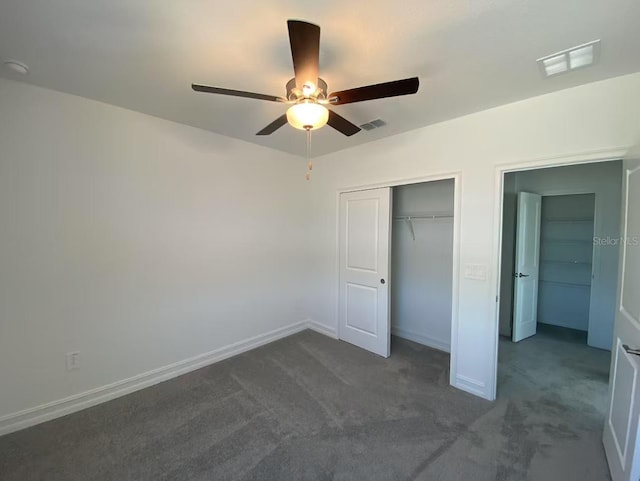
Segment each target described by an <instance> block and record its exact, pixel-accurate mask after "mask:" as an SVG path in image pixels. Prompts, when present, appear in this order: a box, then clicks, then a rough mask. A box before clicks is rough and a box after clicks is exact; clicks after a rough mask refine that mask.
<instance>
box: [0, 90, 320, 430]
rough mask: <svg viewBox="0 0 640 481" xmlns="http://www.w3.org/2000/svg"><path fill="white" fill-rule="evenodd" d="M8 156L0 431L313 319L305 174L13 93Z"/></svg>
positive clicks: (259, 155) (0, 109)
mask: <svg viewBox="0 0 640 481" xmlns="http://www.w3.org/2000/svg"><path fill="white" fill-rule="evenodd" d="M0 147H1V149H0V226H1V229H2V231H1V232H2V236H1V238H2V241H1V243H0V430H2V427H3V423H4V425H5V427H6V425H8V424H11V423H12V422H14V421H23V420H24V418H25V416H26V417H27V418H28V417H29V416H33V415H38V413H39V411H34V413H24V412H23V413H22V416H16V413H18V412H20V411H23V410H28V409H29V408H36V407H37V406H41V405H43V404H45V403H51V402H53V403H54V404H55V403H56V402H58V401H60V400H63V399H66V400H67V401H73V399H69V397H70V396H72V397H73V396H78V395H79V394H81V393H86V392H87V391H89V390H94V389H98V390H100V389H101V388H103V387H105V386H109V385H110V387H111V388H121V387H123V385H121V384H118V383H120V382H122V381H123V380H129V381H131V378H132V377H135V376H138V375H140V374H142V373H149V371H153V370H158V369H159V370H160V371H154V372H155V374H154V372H152V373H151V375H152V377H153V376H155V375H157V374H158V373H165V374H166V372H165V371H163V370H162V368H163V367H165V366H168V365H172V364H173V363H178V365H176V366H174V367H176V368H178V367H180V368H184V367H185V364H184V362H185V360H192V361H193V360H194V357H196V356H200V355H203V354H206V353H211V352H212V351H216V350H218V349H220V348H223V347H225V346H230V345H232V344H233V343H237V342H241V341H245V340H247V339H250V338H251V339H253V340H254V341H255V336H259V335H262V334H265V333H271V334H273V331H274V330H277V329H280V328H290V327H291V326H293V327H294V328H295V327H297V328H300V325H299V324H295V323H298V322H299V321H302V320H304V319H305V318H306V312H305V309H304V306H303V303H302V302H303V299H302V297H301V293H302V286H303V285H304V283H305V282H306V277H305V276H307V275H308V274H307V272H308V271H307V270H306V269H305V264H304V262H305V258H306V257H305V256H306V252H305V248H306V245H307V234H306V231H307V226H308V225H309V223H308V221H307V219H306V214H307V213H306V210H305V205H306V201H307V198H306V192H307V189H308V184H307V182H306V181H305V180H304V173H305V162H304V161H302V160H301V159H299V158H295V157H293V156H290V155H288V154H284V153H280V152H277V151H274V150H270V149H266V148H262V147H258V146H255V145H252V144H248V143H244V142H241V141H237V140H232V139H229V138H226V137H222V136H219V135H215V134H212V133H209V132H206V131H202V130H198V129H194V128H190V127H186V126H183V125H180V124H175V123H171V122H167V121H163V120H160V119H157V118H154V117H150V116H146V115H142V114H139V113H136V112H131V111H127V110H124V109H120V108H116V107H113V106H109V105H106V104H102V103H98V102H94V101H90V100H86V99H82V98H79V97H74V96H70V95H66V94H61V93H57V92H53V91H50V90H45V89H41V88H36V87H32V86H28V85H25V84H20V83H15V82H10V81H6V80H0ZM285 331H286V329H285V330H284V331H282V330H280V331H276V334H278V333H281V332H285ZM286 332H289V331H286ZM236 347H237V346H236ZM75 350H77V351H80V353H81V354H80V365H81V367H80V369H79V370H76V371H71V372H67V371H66V370H65V353H66V352H68V351H75ZM196 361H198V362H204V363H206V362H210V358H207V357H206V356H205V357H204V358H197V359H196ZM181 363H182V364H181ZM191 366H193V365H191ZM186 367H189V364H188V363H187V365H186ZM143 377H144V376H143ZM145 379H146V378H145ZM138 380H139V379H138ZM133 381H135V382H137V381H136V379H135V378H134V379H133ZM133 381H132V382H133ZM112 383H116V385H112ZM127 386H129V385H128V384H127V383H125V384H124V387H127ZM95 394H96V393H93V394H92V395H95ZM80 397H82V396H80ZM56 406H57V407H62V408H64V407H65V406H66V405H65V404H64V403H62V404H55V405H51V406H47V407H48V408H51V409H56Z"/></svg>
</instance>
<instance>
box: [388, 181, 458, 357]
mask: <svg viewBox="0 0 640 481" xmlns="http://www.w3.org/2000/svg"><path fill="white" fill-rule="evenodd" d="M453 204H454V181H453V179H450V180H442V181H436V182H427V183H422V184H411V185H403V186H399V187H395V188H394V189H393V218H394V221H393V224H392V249H391V251H392V255H391V276H392V277H391V331H392V333H393V334H395V335H396V336H398V337H403V338H405V339H410V340H412V341H415V342H419V343H421V344H424V345H427V346H430V347H433V348H436V349H441V350H444V351H447V352H449V350H450V347H451V296H452V286H451V284H452V275H453V272H452V266H453ZM414 216H415V217H416V218H413V219H412V220H408V219H406V218H407V217H414Z"/></svg>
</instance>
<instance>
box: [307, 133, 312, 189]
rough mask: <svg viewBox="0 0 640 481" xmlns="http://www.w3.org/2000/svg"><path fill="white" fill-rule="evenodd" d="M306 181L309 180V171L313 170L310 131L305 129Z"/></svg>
mask: <svg viewBox="0 0 640 481" xmlns="http://www.w3.org/2000/svg"><path fill="white" fill-rule="evenodd" d="M307 169H308V170H307V175H306V177H307V180H310V179H311V171H312V170H313V162H312V161H311V129H310V128H307Z"/></svg>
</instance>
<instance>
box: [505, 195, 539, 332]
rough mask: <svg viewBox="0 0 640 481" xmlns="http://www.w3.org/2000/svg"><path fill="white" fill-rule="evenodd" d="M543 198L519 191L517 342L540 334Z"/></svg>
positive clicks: (516, 299)
mask: <svg viewBox="0 0 640 481" xmlns="http://www.w3.org/2000/svg"><path fill="white" fill-rule="evenodd" d="M541 212H542V197H541V196H540V195H538V194H530V193H529V192H519V193H518V218H517V224H516V261H515V264H514V265H515V273H514V290H513V291H514V298H513V330H512V338H511V339H512V340H513V342H518V341H521V340H522V339H525V338H527V337H531V336H533V335H534V334H535V333H536V327H537V323H538V274H539V270H540V215H541Z"/></svg>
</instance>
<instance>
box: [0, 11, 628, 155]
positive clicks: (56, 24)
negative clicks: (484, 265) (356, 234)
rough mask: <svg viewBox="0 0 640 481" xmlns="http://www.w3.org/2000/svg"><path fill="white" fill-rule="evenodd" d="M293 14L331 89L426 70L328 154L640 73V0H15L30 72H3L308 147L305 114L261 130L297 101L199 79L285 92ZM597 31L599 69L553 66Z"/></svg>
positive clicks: (8, 48) (328, 146)
mask: <svg viewBox="0 0 640 481" xmlns="http://www.w3.org/2000/svg"><path fill="white" fill-rule="evenodd" d="M288 18H295V19H302V20H307V21H311V22H314V23H317V24H319V25H320V26H321V27H322V34H321V47H320V57H321V58H320V72H321V77H323V78H324V79H325V80H326V81H327V83H328V84H329V90H342V89H347V88H352V87H357V86H361V85H367V84H372V83H379V82H383V81H389V80H395V79H400V78H405V77H410V76H414V75H417V76H419V77H420V82H421V86H420V91H419V92H418V94H417V95H413V96H408V97H401V98H393V99H383V100H376V101H371V102H366V103H359V104H351V105H345V106H335V107H334V108H335V110H336V112H338V113H340V114H341V115H343V116H345V117H347V118H348V119H350V120H351V121H352V122H354V123H355V124H361V123H364V122H367V121H369V120H372V119H376V118H382V119H383V120H385V121H386V122H387V123H388V125H387V126H386V127H383V128H381V129H377V130H373V131H370V132H366V131H362V132H360V133H358V134H356V135H354V136H353V137H350V138H347V137H344V136H342V135H341V134H339V133H338V132H336V131H334V130H333V129H331V128H329V127H325V128H323V129H321V130H319V131H317V132H314V134H313V141H312V149H313V153H314V155H320V154H325V153H328V152H333V151H336V150H339V149H343V148H346V147H349V146H353V145H357V144H360V143H364V142H368V141H371V140H374V139H377V138H380V137H384V136H388V135H392V134H396V133H399V132H403V131H407V130H411V129H415V128H417V127H421V126H424V125H427V124H431V123H435V122H439V121H442V120H446V119H450V118H454V117H458V116H461V115H464V114H468V113H471V112H475V111H479V110H483V109H486V108H489V107H493V106H496V105H501V104H505V103H508V102H512V101H515V100H520V99H525V98H528V97H532V96H535V95H539V94H543V93H547V92H551V91H554V90H560V89H564V88H568V87H573V86H576V85H580V84H584V83H588V82H593V81H596V80H601V79H605V78H609V77H615V76H618V75H622V74H626V73H631V72H637V71H640V55H639V54H638V52H640V29H639V28H638V20H639V19H640V1H638V0H404V1H402V2H398V1H395V2H394V1H390V0H384V1H379V0H351V1H350V0H341V1H335V0H331V1H322V0H316V1H313V2H312V1H308V0H271V1H261V2H258V1H248V0H226V1H214V0H208V1H203V0H182V1H172V2H168V1H165V2H157V1H153V0H110V1H104V0H56V1H52V0H2V2H1V3H0V58H2V59H5V60H6V59H16V60H19V61H22V62H24V63H26V64H27V65H28V66H29V67H30V73H29V74H28V76H26V77H24V78H18V77H17V76H16V75H14V74H12V73H11V72H9V71H7V70H3V71H2V73H1V74H0V75H2V76H4V77H8V78H14V79H17V80H23V81H25V82H29V83H32V84H35V85H40V86H43V87H48V88H51V89H55V90H60V91H63V92H68V93H71V94H76V95H80V96H83V97H88V98H92V99H96V100H100V101H104V102H107V103H110V104H114V105H119V106H122V107H126V108H129V109H133V110H138V111H140V112H144V113H147V114H151V115H155V116H158V117H162V118H165V119H170V120H174V121H177V122H182V123H184V124H188V125H193V126H196V127H201V128H203V129H208V130H211V131H214V132H218V133H220V134H224V135H228V136H232V137H237V138H239V139H243V140H247V141H250V142H255V143H257V144H261V145H265V146H268V147H273V148H276V149H281V150H283V151H286V152H291V153H296V154H303V153H304V151H305V135H304V132H301V131H297V130H294V129H293V128H291V127H289V126H285V127H283V128H281V129H280V130H279V131H277V132H276V133H275V134H273V135H271V136H270V137H256V136H255V135H254V134H255V132H257V131H258V130H260V129H261V128H262V127H264V126H265V125H267V124H268V123H270V122H271V121H272V120H273V119H275V118H276V117H277V116H279V115H281V114H282V113H284V111H285V108H286V107H285V106H284V105H282V104H278V103H270V102H263V101H258V100H251V99H242V98H230V97H224V96H216V95H208V94H202V93H196V92H193V91H192V90H191V88H190V84H191V83H192V82H195V83H203V84H208V85H214V86H219V87H226V88H234V89H241V90H250V91H254V92H259V93H267V94H276V95H284V93H285V92H284V84H285V83H286V81H287V80H288V79H289V78H291V77H292V76H293V69H292V66H291V54H290V52H289V44H288V37H287V26H286V20H287V19H288ZM597 38H600V39H602V50H601V59H600V62H599V63H598V64H597V65H596V66H593V67H590V68H586V69H583V70H579V71H575V72H572V73H569V74H565V75H560V76H557V77H554V78H549V79H543V78H542V77H541V75H540V73H539V70H538V67H537V65H536V63H535V60H536V59H537V58H539V57H542V56H545V55H548V54H551V53H554V52H556V51H559V50H562V49H565V48H568V47H572V46H575V45H578V44H581V43H585V42H588V41H590V40H594V39H597ZM461 141H464V139H461Z"/></svg>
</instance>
